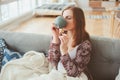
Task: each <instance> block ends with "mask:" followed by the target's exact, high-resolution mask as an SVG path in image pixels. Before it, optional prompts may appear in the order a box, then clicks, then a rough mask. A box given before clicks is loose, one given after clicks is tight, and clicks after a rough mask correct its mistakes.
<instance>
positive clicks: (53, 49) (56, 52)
mask: <svg viewBox="0 0 120 80" xmlns="http://www.w3.org/2000/svg"><path fill="white" fill-rule="evenodd" d="M60 56H61V54H60V44H56V43H50V46H49V51H48V61H49V62H50V63H52V64H53V65H54V66H57V64H58V62H59V60H60Z"/></svg>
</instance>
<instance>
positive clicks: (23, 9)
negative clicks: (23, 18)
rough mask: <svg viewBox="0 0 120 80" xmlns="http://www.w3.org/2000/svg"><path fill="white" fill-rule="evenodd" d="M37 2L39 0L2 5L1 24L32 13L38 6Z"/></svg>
mask: <svg viewBox="0 0 120 80" xmlns="http://www.w3.org/2000/svg"><path fill="white" fill-rule="evenodd" d="M36 1H37V0H14V1H11V2H9V3H7V2H6V3H4V4H1V5H0V23H1V22H4V21H6V20H9V19H12V18H15V17H19V16H20V15H23V14H25V13H27V12H29V11H32V10H33V9H34V8H36V6H37V4H36ZM38 1H41V0H38ZM41 4H42V3H41Z"/></svg>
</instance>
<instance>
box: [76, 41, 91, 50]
mask: <svg viewBox="0 0 120 80" xmlns="http://www.w3.org/2000/svg"><path fill="white" fill-rule="evenodd" d="M78 47H82V48H91V47H92V44H91V41H90V40H85V41H82V42H81V43H80V44H79V45H78Z"/></svg>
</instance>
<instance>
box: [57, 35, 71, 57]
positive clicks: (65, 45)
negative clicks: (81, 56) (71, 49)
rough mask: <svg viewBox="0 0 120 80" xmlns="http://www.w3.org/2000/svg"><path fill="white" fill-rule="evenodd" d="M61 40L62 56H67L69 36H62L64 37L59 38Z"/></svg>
mask: <svg viewBox="0 0 120 80" xmlns="http://www.w3.org/2000/svg"><path fill="white" fill-rule="evenodd" d="M59 39H60V41H61V44H60V51H61V54H62V55H64V54H67V53H68V42H69V39H68V36H67V35H66V34H62V36H59Z"/></svg>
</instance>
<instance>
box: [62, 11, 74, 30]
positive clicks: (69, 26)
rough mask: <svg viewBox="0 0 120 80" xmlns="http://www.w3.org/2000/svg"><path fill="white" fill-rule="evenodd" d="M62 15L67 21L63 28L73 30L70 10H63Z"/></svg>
mask: <svg viewBox="0 0 120 80" xmlns="http://www.w3.org/2000/svg"><path fill="white" fill-rule="evenodd" d="M63 17H64V18H65V20H66V21H67V26H66V27H65V28H64V29H65V30H74V28H75V25H74V18H73V12H72V10H70V9H68V10H65V11H64V12H63Z"/></svg>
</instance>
